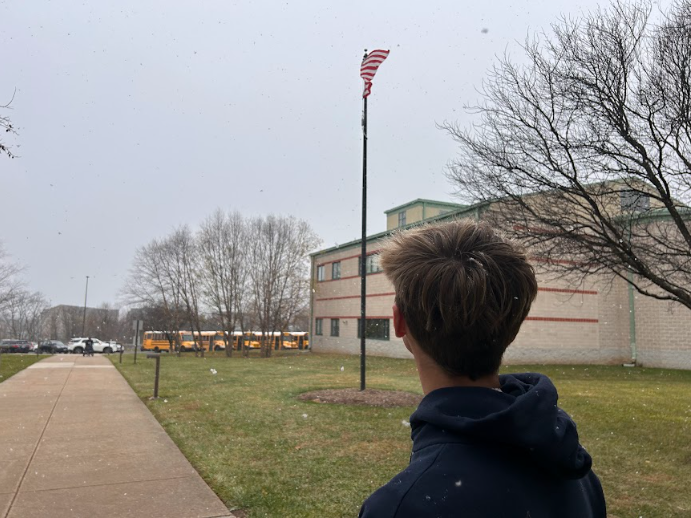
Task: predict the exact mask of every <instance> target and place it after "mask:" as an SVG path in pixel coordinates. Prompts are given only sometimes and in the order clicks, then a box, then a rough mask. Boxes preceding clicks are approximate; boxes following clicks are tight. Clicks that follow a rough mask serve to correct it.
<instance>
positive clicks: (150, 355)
mask: <svg viewBox="0 0 691 518" xmlns="http://www.w3.org/2000/svg"><path fill="white" fill-rule="evenodd" d="M146 357H147V358H155V359H156V378H155V379H154V397H153V399H158V377H159V373H160V372H161V353H146Z"/></svg>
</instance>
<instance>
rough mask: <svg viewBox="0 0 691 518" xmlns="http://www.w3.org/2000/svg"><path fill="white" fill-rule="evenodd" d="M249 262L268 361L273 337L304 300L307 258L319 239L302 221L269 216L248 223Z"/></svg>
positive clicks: (306, 286) (263, 348)
mask: <svg viewBox="0 0 691 518" xmlns="http://www.w3.org/2000/svg"><path fill="white" fill-rule="evenodd" d="M249 234H250V235H251V236H252V238H251V239H250V240H248V244H247V248H248V259H249V262H250V263H251V265H252V267H251V269H250V273H249V279H250V288H251V292H252V303H253V306H254V313H255V314H256V316H257V321H258V324H259V327H260V330H261V332H262V335H263V339H262V345H261V352H262V356H264V357H269V356H271V353H272V347H273V346H274V345H275V342H274V338H273V337H274V333H275V332H276V331H283V330H285V329H286V328H287V325H288V322H289V321H290V320H291V319H292V318H294V317H295V315H296V314H297V313H298V312H299V311H300V309H301V304H305V303H306V300H307V298H308V297H307V291H306V290H307V289H308V279H309V266H308V262H307V254H308V253H309V252H310V251H311V250H313V249H314V248H316V247H317V246H318V245H319V238H318V237H317V235H316V234H315V233H314V231H313V230H312V229H311V227H310V226H309V224H307V223H306V222H305V221H299V220H297V219H295V218H293V217H288V218H286V217H277V216H268V217H266V218H255V219H253V220H250V222H249Z"/></svg>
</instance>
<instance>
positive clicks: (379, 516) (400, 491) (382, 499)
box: [358, 446, 443, 518]
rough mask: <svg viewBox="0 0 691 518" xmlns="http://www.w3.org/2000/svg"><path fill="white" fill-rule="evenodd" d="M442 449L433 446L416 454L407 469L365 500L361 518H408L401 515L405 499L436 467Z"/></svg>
mask: <svg viewBox="0 0 691 518" xmlns="http://www.w3.org/2000/svg"><path fill="white" fill-rule="evenodd" d="M442 449H443V447H442V446H436V447H435V446H433V447H429V448H425V450H424V451H422V452H419V453H418V454H416V455H415V456H414V457H413V458H412V459H411V461H410V464H409V465H408V467H407V468H406V469H404V470H403V471H401V472H400V473H399V474H398V475H396V476H395V477H394V478H392V479H391V480H390V481H389V483H388V484H386V485H385V486H382V487H380V488H379V489H377V490H376V491H375V492H374V493H372V495H371V496H370V497H369V498H368V499H367V500H365V503H364V504H362V508H361V509H360V514H359V515H358V516H359V518H407V517H408V515H407V514H400V513H399V509H400V507H401V503H402V502H403V499H404V498H405V496H406V495H407V494H408V492H409V491H410V490H411V489H412V488H413V486H415V484H416V483H417V482H418V480H419V479H420V478H421V477H422V476H423V475H424V474H425V472H426V471H427V470H428V469H430V468H431V467H432V466H433V465H434V463H435V462H436V460H437V458H438V456H439V453H440V452H441V450H442Z"/></svg>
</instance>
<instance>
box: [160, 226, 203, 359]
mask: <svg viewBox="0 0 691 518" xmlns="http://www.w3.org/2000/svg"><path fill="white" fill-rule="evenodd" d="M164 251H165V253H164V255H163V260H164V261H165V264H166V266H167V271H168V272H170V275H171V282H172V283H174V285H175V286H176V289H177V290H178V292H179V294H180V301H181V302H182V304H183V306H184V308H185V314H186V317H187V320H188V322H189V323H190V324H191V326H192V328H193V329H192V331H193V333H192V335H193V337H194V344H195V355H196V354H197V353H198V351H201V355H202V357H204V347H203V345H202V343H201V338H202V320H203V318H202V314H201V311H200V307H201V296H200V292H201V290H200V284H201V283H200V277H201V275H200V271H201V268H200V264H199V262H200V259H199V254H198V250H197V243H196V240H195V238H194V235H193V234H192V232H191V231H190V229H189V227H187V226H186V225H184V226H182V227H180V228H179V229H177V230H176V231H175V232H173V234H172V235H171V236H170V237H168V238H167V239H166V240H165V247H164ZM194 331H196V333H195V332H194ZM209 346H210V347H213V341H211V342H210V344H209Z"/></svg>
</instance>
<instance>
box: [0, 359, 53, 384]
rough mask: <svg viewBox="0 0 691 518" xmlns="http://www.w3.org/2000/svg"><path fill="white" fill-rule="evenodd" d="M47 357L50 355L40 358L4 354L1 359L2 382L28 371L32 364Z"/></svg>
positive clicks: (0, 376) (0, 380) (0, 372)
mask: <svg viewBox="0 0 691 518" xmlns="http://www.w3.org/2000/svg"><path fill="white" fill-rule="evenodd" d="M47 357H48V355H46V354H41V355H39V356H36V355H35V354H3V355H2V357H0V382H3V381H5V380H6V379H7V378H9V377H10V376H13V375H15V374H16V373H18V372H19V371H21V370H24V369H26V368H27V367H28V366H29V365H31V364H32V363H36V362H37V361H39V360H42V359H43V358H47Z"/></svg>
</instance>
